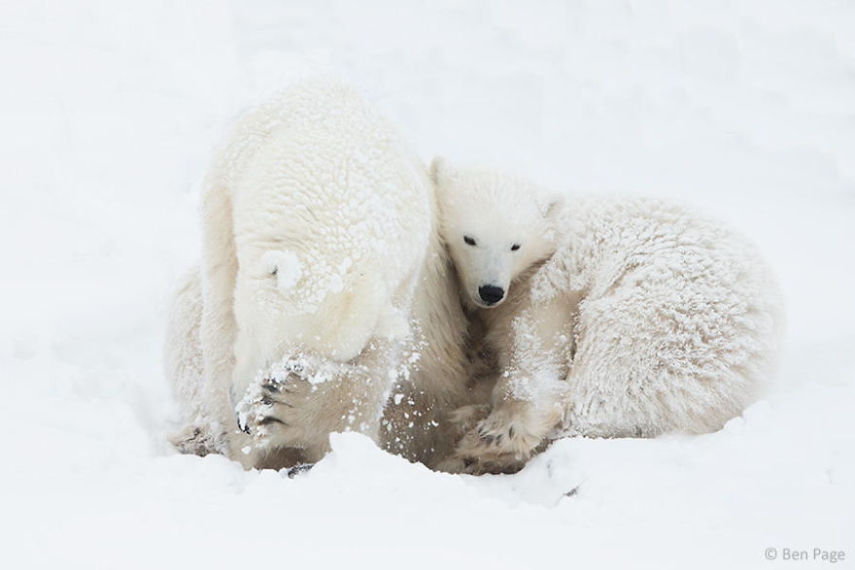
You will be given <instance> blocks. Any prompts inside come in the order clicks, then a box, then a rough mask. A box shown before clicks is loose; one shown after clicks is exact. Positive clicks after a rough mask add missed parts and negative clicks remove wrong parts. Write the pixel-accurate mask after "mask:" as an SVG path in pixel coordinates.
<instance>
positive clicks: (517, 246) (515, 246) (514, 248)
mask: <svg viewBox="0 0 855 570" xmlns="http://www.w3.org/2000/svg"><path fill="white" fill-rule="evenodd" d="M520 247H521V246H520V244H518V243H515V244H514V245H512V246H511V251H516V250H518V249H519V248H520Z"/></svg>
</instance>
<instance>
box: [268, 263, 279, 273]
mask: <svg viewBox="0 0 855 570" xmlns="http://www.w3.org/2000/svg"><path fill="white" fill-rule="evenodd" d="M277 273H279V267H277V266H275V265H274V266H273V269H272V270H271V271H270V274H271V275H276V274H277Z"/></svg>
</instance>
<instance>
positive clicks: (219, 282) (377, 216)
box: [165, 83, 484, 468]
mask: <svg viewBox="0 0 855 570" xmlns="http://www.w3.org/2000/svg"><path fill="white" fill-rule="evenodd" d="M228 141H229V142H228V143H227V145H226V146H225V147H224V149H223V150H222V151H221V152H220V154H219V155H218V157H217V158H216V160H215V161H214V164H213V166H212V168H211V170H210V172H209V174H208V176H207V179H206V182H205V187H204V196H203V222H204V224H203V225H204V236H203V243H204V247H203V259H202V264H201V269H200V270H199V271H194V272H191V273H190V274H188V276H187V277H186V278H185V279H184V280H183V282H182V284H181V287H180V288H179V290H178V292H177V294H176V296H175V298H174V300H173V306H172V311H171V314H170V322H169V327H168V330H167V340H166V351H165V352H166V354H165V364H166V372H167V375H168V377H169V378H170V379H171V381H172V383H173V386H174V389H175V392H176V395H177V396H178V400H179V402H180V403H181V405H182V408H183V411H184V414H185V417H186V419H187V420H188V425H187V427H185V428H184V429H183V430H182V431H180V432H179V433H178V434H176V435H175V436H174V437H173V442H174V443H175V444H176V446H177V447H178V448H179V449H180V450H182V451H185V452H192V453H197V454H205V453H208V452H212V451H216V452H223V453H226V454H227V455H229V456H230V457H232V458H234V459H237V460H239V461H241V462H242V463H243V464H244V465H245V466H246V467H276V468H278V467H287V466H291V465H293V464H296V463H300V462H313V461H316V460H317V459H318V458H319V457H320V456H321V455H322V454H323V453H324V452H325V451H326V450H327V448H328V434H329V433H330V432H332V431H345V430H350V429H355V430H359V431H362V432H363V433H366V434H368V435H370V436H372V437H374V438H375V439H378V440H379V441H380V442H381V444H382V445H383V447H385V448H386V449H388V450H390V451H393V452H395V453H399V454H401V455H403V456H405V457H407V458H408V459H410V460H413V461H421V462H423V463H425V464H428V465H432V464H434V463H436V461H437V459H438V458H440V457H445V456H447V455H448V454H449V453H450V451H451V449H452V447H450V446H449V444H448V443H447V442H448V441H449V440H448V439H447V438H444V437H443V435H442V434H443V431H442V425H441V424H442V421H443V420H444V418H445V416H446V415H447V413H448V412H449V411H450V410H453V409H456V408H458V407H460V406H465V405H466V404H469V403H472V402H473V401H479V400H482V399H483V397H484V396H483V394H482V393H483V389H481V392H482V393H480V394H479V392H478V389H479V388H478V387H477V386H475V384H477V382H473V381H472V379H471V377H472V374H470V373H469V371H470V366H469V360H470V359H469V358H468V355H467V334H468V329H467V323H468V321H467V318H466V315H465V314H464V313H463V309H462V307H461V305H460V301H459V293H458V290H457V281H456V278H455V276H454V272H453V268H452V267H451V264H450V261H449V258H448V255H447V253H446V248H445V246H444V244H443V242H442V240H441V235H440V232H439V227H438V220H437V213H436V210H437V205H436V203H435V196H434V192H433V186H432V184H431V181H430V180H429V177H428V172H427V168H426V167H425V166H424V164H423V163H421V162H420V161H419V160H417V159H416V158H415V157H413V156H411V155H410V154H409V153H408V152H407V150H406V145H404V144H403V142H402V141H401V140H400V139H399V138H398V137H397V136H396V135H395V134H394V133H393V131H392V130H391V128H390V127H389V126H388V125H386V123H385V122H384V121H383V120H382V119H381V118H380V117H379V116H378V115H377V114H376V113H375V112H374V111H373V110H371V109H370V108H369V107H367V106H366V105H365V103H364V102H363V101H362V100H361V99H360V98H359V97H358V96H357V95H356V94H354V93H353V92H352V91H350V90H349V89H347V88H345V87H342V86H340V85H335V84H332V85H330V84H326V83H310V84H307V85H303V86H300V87H297V88H294V89H291V90H290V91H287V92H286V93H284V94H283V95H282V96H280V97H278V98H276V99H275V100H273V101H271V102H270V103H267V104H265V105H262V106H261V107H259V108H258V109H256V110H254V111H252V112H251V113H249V114H248V115H247V116H246V117H244V118H243V119H242V120H241V121H240V122H239V123H238V124H237V125H236V127H235V128H234V129H233V131H232V134H231V135H230V136H229V138H228ZM319 380H323V381H319ZM393 384H394V386H395V388H394V392H393V393H391V394H390V389H391V387H392V386H393ZM390 395H391V397H389V396H390ZM387 402H388V405H386V403H387ZM236 407H237V408H238V409H237V412H240V414H239V420H240V421H236ZM381 412H383V418H382V429H381V428H380V425H381V424H380V422H379V419H380V415H381ZM239 424H240V425H239ZM239 428H241V429H239ZM378 429H379V430H380V431H379V433H378ZM244 431H246V432H249V433H244ZM259 438H260V441H259Z"/></svg>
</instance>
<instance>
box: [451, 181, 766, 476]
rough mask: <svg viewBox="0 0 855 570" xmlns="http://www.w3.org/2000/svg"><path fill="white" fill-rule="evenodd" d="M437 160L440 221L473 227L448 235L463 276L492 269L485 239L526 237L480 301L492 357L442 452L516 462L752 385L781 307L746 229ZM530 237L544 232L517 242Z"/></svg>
mask: <svg viewBox="0 0 855 570" xmlns="http://www.w3.org/2000/svg"><path fill="white" fill-rule="evenodd" d="M441 168H442V172H440V174H439V176H438V180H439V182H440V189H439V190H438V193H439V196H440V201H441V203H442V205H443V206H442V207H443V213H444V215H445V216H446V217H447V218H448V219H449V220H453V224H454V225H453V226H452V231H453V232H456V233H457V234H459V233H460V232H478V235H479V237H480V238H481V239H480V240H479V242H478V247H470V248H469V249H465V248H463V247H459V248H454V247H452V250H451V251H452V255H453V257H454V261H455V263H456V264H457V266H458V268H459V271H460V273H461V275H462V276H463V282H464V283H467V282H469V283H472V282H476V283H477V282H479V281H480V280H484V279H492V278H493V275H494V274H493V272H492V270H491V267H492V262H491V261H489V260H491V259H492V258H493V256H494V253H493V252H494V251H496V250H500V249H502V248H505V247H506V246H507V243H508V241H509V240H513V241H516V242H520V243H522V244H523V247H522V248H520V250H519V251H518V252H517V253H518V254H520V257H521V259H520V260H518V261H517V262H515V263H514V264H513V270H512V271H511V276H510V281H511V284H510V289H511V290H510V293H509V296H508V299H507V301H505V302H504V303H502V304H500V305H499V306H497V307H496V308H491V309H483V310H480V311H479V315H480V317H481V318H483V319H484V322H485V323H486V326H487V329H488V333H487V344H488V345H489V346H491V347H492V349H493V350H495V351H496V354H497V357H498V361H499V367H500V371H501V373H500V375H499V378H498V381H497V383H496V386H495V388H494V390H493V393H492V398H491V402H490V408H489V415H487V417H485V418H484V419H482V420H480V422H478V424H477V425H476V427H475V428H473V429H472V430H471V431H470V432H469V433H467V434H466V435H465V436H464V437H463V439H462V441H461V442H460V444H459V446H458V448H457V451H456V456H455V457H453V458H452V459H451V460H449V461H448V462H446V464H445V465H444V467H445V468H448V469H456V470H460V469H465V470H468V471H473V472H477V471H505V470H513V469H516V468H518V467H519V466H520V465H521V464H522V462H524V461H525V460H526V459H527V458H528V457H529V456H530V455H531V454H532V453H533V452H535V451H536V450H537V449H538V448H540V447H542V445H543V444H544V443H545V442H546V441H547V439H548V438H549V437H556V436H558V435H585V436H594V437H633V436H642V437H647V436H655V435H658V434H661V433H664V432H670V431H682V432H689V433H702V432H708V431H713V430H716V429H719V428H720V427H721V426H722V425H723V424H724V422H726V421H727V420H728V419H730V418H732V417H734V416H736V415H738V414H739V413H740V412H741V411H742V410H743V409H744V408H745V406H746V405H747V404H749V403H750V402H751V401H752V400H753V399H754V398H756V396H757V394H758V392H759V390H760V388H761V387H762V384H763V382H764V381H765V380H766V379H768V377H769V376H770V374H771V371H772V368H773V361H774V355H775V351H776V346H777V342H778V338H779V331H780V325H781V317H780V310H779V294H778V289H777V287H776V285H775V284H774V282H773V280H772V279H771V278H770V276H769V273H768V271H767V270H766V268H765V266H764V264H763V262H762V260H761V259H760V258H759V256H758V255H757V254H756V253H755V251H754V249H753V248H752V247H751V246H750V245H749V244H747V243H746V242H745V241H744V240H743V239H741V238H739V237H738V236H736V235H735V234H734V233H732V232H729V231H727V230H726V229H724V228H722V227H721V226H720V225H717V224H715V223H712V222H709V221H706V220H703V219H701V218H698V217H695V216H693V215H691V214H689V213H687V212H686V211H684V210H683V209H681V208H679V207H676V206H673V205H669V204H667V203H665V202H662V201H658V200H646V199H638V198H627V199H623V200H618V199H603V198H600V199H593V198H592V199H580V200H575V201H571V202H570V203H569V204H567V205H566V206H564V207H562V208H559V209H558V210H557V211H553V212H551V213H549V214H547V215H544V214H543V213H541V212H543V210H542V209H538V208H536V207H534V206H535V205H536V204H537V203H538V201H543V200H549V198H548V196H549V194H548V193H545V192H543V191H540V190H537V189H536V188H534V187H532V186H531V185H529V184H526V183H524V182H521V181H520V180H518V179H515V178H511V177H506V176H501V175H498V174H496V173H487V174H485V173H484V171H472V170H454V169H450V168H448V167H441ZM467 195H468V196H467ZM461 196H467V197H466V198H465V199H461V198H460V197H461ZM485 198H488V199H485ZM526 200H527V201H529V202H530V206H529V207H528V208H526V207H524V206H521V205H520V201H526ZM509 205H510V207H509ZM468 220H471V221H468ZM488 225H492V227H493V228H494V229H493V230H492V231H484V230H482V228H486V226H488ZM526 227H528V228H529V230H528V232H527V233H526V230H525V228H526ZM470 228H471V229H470ZM449 239H453V238H452V237H451V236H449ZM531 242H534V243H540V244H544V243H545V244H550V243H551V244H553V245H551V246H547V247H545V248H543V249H537V250H534V251H532V252H530V253H526V252H525V244H526V243H531ZM550 254H552V255H550ZM544 258H546V260H545V261H544ZM468 290H469V289H468V288H467V291H468ZM470 294H471V292H470ZM475 412H478V413H481V414H482V415H485V412H484V411H483V410H481V411H478V410H475ZM475 412H473V411H472V410H469V411H467V412H466V413H465V414H461V415H460V416H459V417H458V419H461V418H462V419H466V420H467V421H470V422H471V418H469V416H470V415H471V413H475ZM461 421H462V420H461Z"/></svg>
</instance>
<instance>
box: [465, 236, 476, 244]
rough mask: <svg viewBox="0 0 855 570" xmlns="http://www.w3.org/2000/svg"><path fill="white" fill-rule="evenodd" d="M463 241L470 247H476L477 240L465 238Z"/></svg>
mask: <svg viewBox="0 0 855 570" xmlns="http://www.w3.org/2000/svg"><path fill="white" fill-rule="evenodd" d="M463 241H465V242H466V243H467V244H468V245H475V238H472V237H469V236H463Z"/></svg>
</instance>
